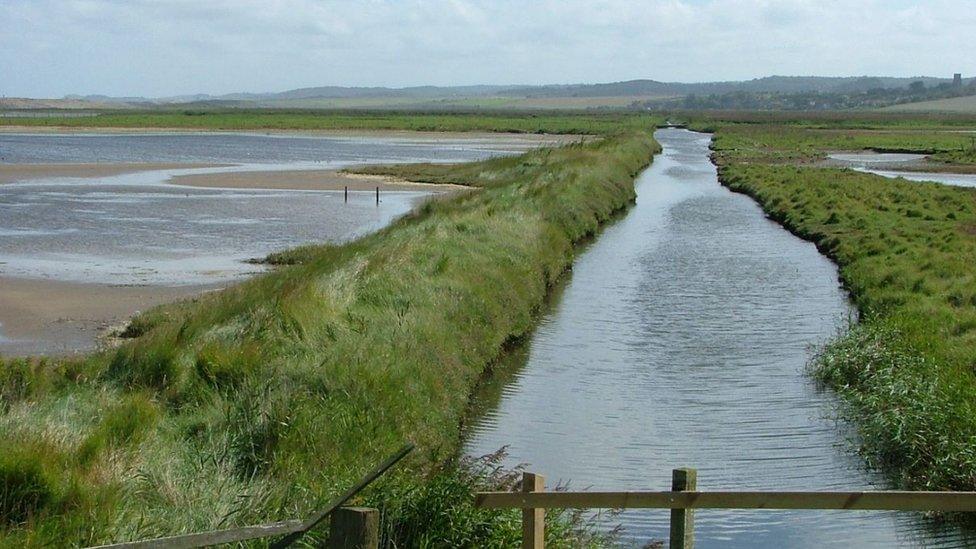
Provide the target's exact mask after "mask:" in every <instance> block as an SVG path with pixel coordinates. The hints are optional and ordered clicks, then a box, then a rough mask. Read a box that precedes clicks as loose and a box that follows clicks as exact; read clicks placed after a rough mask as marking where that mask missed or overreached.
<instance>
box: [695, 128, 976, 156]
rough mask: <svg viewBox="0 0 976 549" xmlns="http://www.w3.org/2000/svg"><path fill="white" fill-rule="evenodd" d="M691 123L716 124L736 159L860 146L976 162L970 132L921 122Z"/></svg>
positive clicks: (724, 150)
mask: <svg viewBox="0 0 976 549" xmlns="http://www.w3.org/2000/svg"><path fill="white" fill-rule="evenodd" d="M862 125H863V123H862ZM974 125H976V122H974ZM694 126H695V127H696V128H697V129H706V130H714V129H716V128H719V130H720V131H718V132H717V133H716V135H715V145H714V147H715V150H716V151H717V152H718V153H719V154H720V155H722V156H724V157H728V158H729V159H730V160H731V161H734V162H762V163H787V164H800V163H811V162H816V161H820V160H823V159H825V158H826V157H827V153H828V152H831V151H861V150H864V151H875V152H908V153H918V154H928V155H931V160H933V161H936V162H942V163H949V164H973V163H976V149H974V148H973V141H972V139H971V138H970V134H967V133H960V132H957V131H938V130H939V128H938V127H936V128H932V127H927V126H924V125H919V126H917V127H904V126H898V127H896V128H894V129H893V128H890V127H885V126H880V127H878V126H875V127H868V128H850V127H842V128H836V127H830V125H829V124H824V123H819V124H816V125H806V124H804V125H800V124H789V123H784V122H782V121H777V122H775V123H769V124H734V125H729V124H722V123H721V122H697V123H695V124H694ZM824 126H826V127H824Z"/></svg>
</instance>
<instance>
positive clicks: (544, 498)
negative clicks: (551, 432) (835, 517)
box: [475, 491, 976, 512]
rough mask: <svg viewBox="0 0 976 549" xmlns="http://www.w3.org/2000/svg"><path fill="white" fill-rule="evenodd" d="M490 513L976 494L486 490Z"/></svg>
mask: <svg viewBox="0 0 976 549" xmlns="http://www.w3.org/2000/svg"><path fill="white" fill-rule="evenodd" d="M475 506H477V507H481V508H488V509H531V508H536V507H544V508H547V509H558V508H564V509H854V510H891V511H960V512H967V511H976V492H909V491H887V492H542V493H531V494H523V493H519V492H483V493H480V494H477V496H476V498H475Z"/></svg>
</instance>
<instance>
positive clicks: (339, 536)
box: [329, 507, 380, 549]
mask: <svg viewBox="0 0 976 549" xmlns="http://www.w3.org/2000/svg"><path fill="white" fill-rule="evenodd" d="M329 522H330V526H329V549H377V548H378V547H379V545H380V536H379V532H380V512H379V511H378V510H376V509H370V508H367V507H340V508H339V509H336V510H335V511H333V512H332V517H331V518H330V521H329Z"/></svg>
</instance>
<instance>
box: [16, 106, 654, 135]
mask: <svg viewBox="0 0 976 549" xmlns="http://www.w3.org/2000/svg"><path fill="white" fill-rule="evenodd" d="M658 120H659V118H656V117H652V116H649V115H637V114H633V113H607V114H580V113H555V112H543V111H540V112H537V113H534V112H525V113H519V114H513V113H497V114H492V113H484V112H481V113H435V112H432V113H426V114H424V113H415V112H410V113H406V112H392V111H391V112H387V111H379V112H378V111H359V112H357V111H323V110H305V111H278V110H270V109H258V110H244V109H235V110H193V111H164V110H154V111H136V112H131V111H117V112H102V113H99V114H97V115H95V116H85V117H60V116H50V117H37V118H33V117H31V118H0V126H5V125H6V126H38V127H43V126H66V127H79V128H178V129H210V130H348V129H354V130H364V129H365V130H410V131H457V132H468V131H488V132H516V133H560V134H567V133H582V134H606V133H614V132H619V131H621V130H625V129H628V128H629V129H638V128H647V127H650V126H653V125H654V123H655V122H656V121H658Z"/></svg>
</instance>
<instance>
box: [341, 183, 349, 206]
mask: <svg viewBox="0 0 976 549" xmlns="http://www.w3.org/2000/svg"><path fill="white" fill-rule="evenodd" d="M342 197H343V202H349V185H346V186H345V187H343V195H342Z"/></svg>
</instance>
